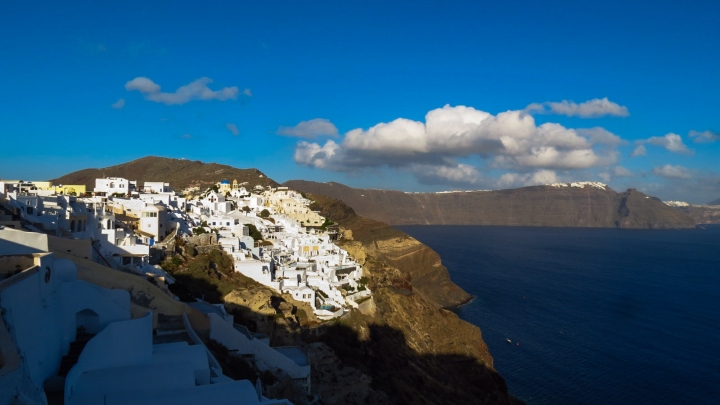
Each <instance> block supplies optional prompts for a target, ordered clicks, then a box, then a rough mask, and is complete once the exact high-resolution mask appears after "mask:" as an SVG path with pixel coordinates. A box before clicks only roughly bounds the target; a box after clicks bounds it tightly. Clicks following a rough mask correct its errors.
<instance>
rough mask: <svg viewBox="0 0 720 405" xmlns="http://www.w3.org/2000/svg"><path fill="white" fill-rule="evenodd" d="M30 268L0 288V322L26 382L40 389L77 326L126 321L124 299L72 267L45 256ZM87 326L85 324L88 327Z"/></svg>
mask: <svg viewBox="0 0 720 405" xmlns="http://www.w3.org/2000/svg"><path fill="white" fill-rule="evenodd" d="M34 260H35V264H36V266H35V267H33V268H32V269H29V270H26V271H25V272H23V273H20V274H18V275H16V276H14V277H13V278H11V279H8V280H6V282H5V283H3V287H2V289H1V290H0V303H1V304H2V307H3V309H4V310H5V315H4V319H5V321H6V323H7V326H8V328H9V329H10V332H11V334H12V336H13V339H14V341H15V342H16V344H17V347H18V349H19V352H20V354H21V356H22V357H23V359H24V364H25V366H26V367H27V372H28V375H29V377H30V379H31V380H32V382H33V383H34V384H35V385H36V386H38V387H42V386H43V384H44V382H45V380H46V379H47V378H48V377H50V376H53V375H55V374H56V373H57V370H58V368H59V367H60V360H61V359H62V356H63V355H64V354H66V353H67V351H68V348H69V346H70V342H72V341H73V340H75V334H76V328H77V326H78V322H81V323H82V322H83V321H87V318H88V315H89V316H90V317H92V318H93V319H92V320H93V322H92V324H93V325H94V326H95V327H96V328H97V329H98V330H99V329H102V328H104V327H105V326H106V325H108V324H110V323H111V322H114V321H118V320H124V319H129V318H130V295H129V294H128V292H127V291H123V290H106V289H103V288H101V287H97V286H94V285H92V284H89V283H87V282H84V281H78V280H77V268H76V267H75V265H74V264H73V263H72V262H71V261H69V260H66V259H56V260H54V259H53V255H51V254H43V255H36V256H35V259H34ZM88 325H89V324H88Z"/></svg>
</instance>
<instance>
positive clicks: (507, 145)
mask: <svg viewBox="0 0 720 405" xmlns="http://www.w3.org/2000/svg"><path fill="white" fill-rule="evenodd" d="M623 142H624V141H623V140H622V139H620V138H619V137H618V136H616V135H614V134H612V133H610V132H609V131H607V130H605V129H602V128H590V129H583V130H575V129H571V128H566V127H564V126H562V125H560V124H555V123H545V124H542V125H536V124H535V120H534V118H533V117H532V116H531V115H528V114H526V113H525V112H524V111H506V112H502V113H499V114H497V115H492V114H490V113H487V112H484V111H480V110H476V109H474V108H472V107H466V106H456V107H451V106H449V105H446V106H444V107H442V108H438V109H435V110H432V111H430V112H428V113H427V114H426V116H425V121H424V122H420V121H414V120H409V119H405V118H398V119H396V120H394V121H391V122H387V123H379V124H377V125H374V126H372V127H370V128H368V129H362V128H357V129H353V130H351V131H349V132H347V133H346V134H345V136H344V138H343V139H342V140H340V141H334V140H328V141H327V142H325V144H320V143H316V142H307V141H303V142H299V143H298V144H297V147H296V149H295V161H296V162H297V163H298V164H301V165H306V166H311V167H316V168H322V169H327V170H334V171H345V172H354V171H358V170H362V169H364V168H372V167H383V166H385V167H394V168H405V169H410V171H411V172H412V173H414V174H415V176H416V177H417V178H418V179H419V180H421V181H423V182H425V183H427V182H431V181H432V182H436V181H440V180H442V179H445V180H446V182H447V183H448V184H455V183H466V184H478V182H484V181H486V180H487V179H485V180H483V179H479V177H478V176H477V174H478V173H477V169H475V168H472V166H468V165H462V164H458V163H457V160H458V159H461V158H464V157H469V156H477V157H479V158H481V159H484V161H485V163H486V164H487V165H489V166H491V167H495V168H501V169H506V170H510V171H514V172H518V173H527V172H531V171H535V172H536V173H540V174H538V176H540V175H541V174H544V175H548V174H549V173H550V172H552V173H553V175H554V170H580V169H588V168H593V167H602V166H608V165H613V164H615V163H616V162H617V159H618V156H619V153H618V152H617V149H616V147H617V146H618V145H620V144H622V143H623ZM471 168H472V169H473V170H471ZM543 170H545V171H543ZM518 176H525V175H524V174H523V175H518ZM518 179H520V177H518V178H517V179H516V180H513V181H520V180H518ZM521 180H522V181H523V182H527V181H531V182H532V178H531V177H527V178H522V179H521ZM536 180H537V178H536ZM544 180H553V179H544ZM549 182H552V181H549Z"/></svg>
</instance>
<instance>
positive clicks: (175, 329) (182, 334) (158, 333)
mask: <svg viewBox="0 0 720 405" xmlns="http://www.w3.org/2000/svg"><path fill="white" fill-rule="evenodd" d="M173 342H188V343H189V344H193V341H192V340H191V339H190V335H188V333H187V331H186V330H185V323H183V318H182V315H165V314H158V323H157V328H156V329H155V335H154V336H153V344H161V343H173Z"/></svg>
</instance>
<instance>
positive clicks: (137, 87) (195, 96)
mask: <svg viewBox="0 0 720 405" xmlns="http://www.w3.org/2000/svg"><path fill="white" fill-rule="evenodd" d="M212 82H213V81H212V79H210V78H209V77H201V78H199V79H197V80H195V81H194V82H191V83H189V84H186V85H185V86H181V87H179V88H178V89H177V90H175V92H173V93H165V92H162V91H160V90H161V88H160V85H158V84H157V83H155V82H153V81H152V80H150V79H148V78H147V77H136V78H134V79H132V80H130V81H129V82H127V83H125V89H126V90H127V91H138V92H140V93H142V94H143V95H144V96H145V99H147V100H150V101H154V102H156V103H163V104H167V105H173V104H185V103H187V102H190V101H192V100H220V101H225V100H231V99H232V100H234V99H237V96H238V94H239V93H240V89H238V88H237V87H235V86H233V87H224V88H222V89H220V90H211V89H210V88H209V87H208V84H210V83H212ZM243 94H245V95H247V96H250V95H251V93H250V90H249V89H245V90H244V91H243Z"/></svg>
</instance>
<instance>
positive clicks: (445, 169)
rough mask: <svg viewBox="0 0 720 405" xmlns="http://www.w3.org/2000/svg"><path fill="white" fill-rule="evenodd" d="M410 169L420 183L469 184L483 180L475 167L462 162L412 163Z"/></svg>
mask: <svg viewBox="0 0 720 405" xmlns="http://www.w3.org/2000/svg"><path fill="white" fill-rule="evenodd" d="M410 171H411V172H412V173H413V174H414V175H415V177H416V178H417V179H418V181H419V182H420V183H421V184H446V185H454V186H471V185H476V184H480V183H482V182H483V181H484V179H483V177H482V175H481V174H480V172H479V171H478V170H477V169H476V168H475V167H473V166H471V165H467V164H463V163H460V164H458V165H456V166H443V165H441V166H434V165H413V166H411V168H410Z"/></svg>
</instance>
